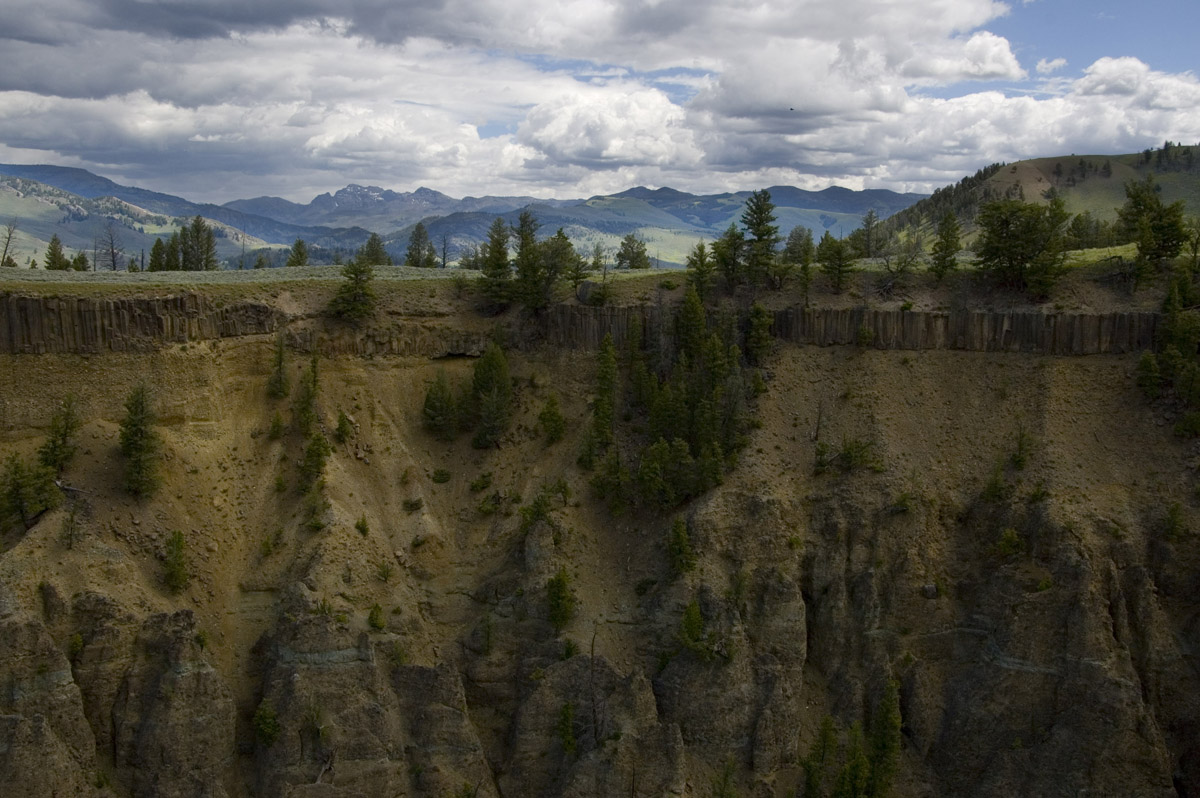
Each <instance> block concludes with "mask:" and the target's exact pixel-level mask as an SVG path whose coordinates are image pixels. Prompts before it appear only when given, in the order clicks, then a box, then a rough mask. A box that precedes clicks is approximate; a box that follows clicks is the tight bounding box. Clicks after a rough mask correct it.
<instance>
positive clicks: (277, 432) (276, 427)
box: [267, 410, 284, 441]
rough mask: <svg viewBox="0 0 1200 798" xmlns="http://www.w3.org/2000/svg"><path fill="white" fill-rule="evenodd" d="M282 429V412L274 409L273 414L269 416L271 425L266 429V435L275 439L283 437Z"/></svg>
mask: <svg viewBox="0 0 1200 798" xmlns="http://www.w3.org/2000/svg"><path fill="white" fill-rule="evenodd" d="M283 429H284V426H283V414H282V413H280V412H279V411H278V410H276V411H275V415H273V416H271V426H270V428H269V429H268V430H267V437H268V438H270V439H271V440H273V441H277V440H279V439H280V438H282V437H283Z"/></svg>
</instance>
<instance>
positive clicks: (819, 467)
mask: <svg viewBox="0 0 1200 798" xmlns="http://www.w3.org/2000/svg"><path fill="white" fill-rule="evenodd" d="M832 468H836V469H837V470H838V471H840V472H842V473H843V474H849V473H850V472H852V471H857V470H858V469H860V468H869V469H871V470H872V471H882V470H883V463H882V462H881V461H880V460H879V458H878V457H877V456H876V454H875V444H874V442H872V441H865V440H862V439H861V438H848V437H844V438H842V446H841V448H840V449H838V450H836V451H835V450H834V449H833V447H832V446H830V445H829V444H827V443H825V442H824V441H820V442H818V443H817V457H816V464H815V466H814V467H813V472H814V473H816V474H824V473H825V472H827V471H829V470H830V469H832Z"/></svg>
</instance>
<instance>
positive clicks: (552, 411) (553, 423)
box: [538, 393, 567, 445]
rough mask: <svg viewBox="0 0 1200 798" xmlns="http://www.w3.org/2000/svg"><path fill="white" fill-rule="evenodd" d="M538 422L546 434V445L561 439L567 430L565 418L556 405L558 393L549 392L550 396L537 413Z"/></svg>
mask: <svg viewBox="0 0 1200 798" xmlns="http://www.w3.org/2000/svg"><path fill="white" fill-rule="evenodd" d="M538 423H539V424H540V425H541V427H542V433H543V434H544V435H545V436H546V444H547V445H549V444H552V443H557V442H558V441H560V440H562V437H563V435H564V434H565V433H566V431H567V420H566V419H565V418H564V417H563V414H562V410H561V409H560V408H559V406H558V394H554V393H552V394H550V398H549V399H547V400H546V404H545V405H544V406H543V407H542V412H541V413H539V414H538Z"/></svg>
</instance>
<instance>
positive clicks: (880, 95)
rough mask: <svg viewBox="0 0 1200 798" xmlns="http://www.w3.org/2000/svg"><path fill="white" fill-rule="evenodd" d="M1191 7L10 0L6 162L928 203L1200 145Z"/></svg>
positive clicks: (194, 188)
mask: <svg viewBox="0 0 1200 798" xmlns="http://www.w3.org/2000/svg"><path fill="white" fill-rule="evenodd" d="M1198 23H1200V3H1196V2H1194V0H1143V2H1140V3H1137V4H1134V3H1131V2H1128V0H1122V1H1121V2H1116V0H1012V1H1011V2H998V1H997V0H838V1H837V2H830V1H829V0H522V2H513V0H4V2H3V3H2V4H0V57H2V58H3V63H4V67H3V69H0V162H5V163H50V164H58V165H63V166H79V167H83V168H86V169H90V170H91V171H94V172H96V173H98V174H102V175H104V176H106V177H109V178H112V179H113V180H116V181H117V182H120V183H125V184H132V185H138V186H143V187H146V188H152V189H156V190H159V191H165V192H168V193H172V194H177V195H181V196H185V197H187V198H189V199H194V200H201V201H210V202H226V201H229V200H232V199H238V198H247V197H254V196H260V195H274V196H281V197H285V198H287V199H290V200H293V201H297V202H307V201H309V200H311V199H312V198H313V197H314V196H315V195H316V194H319V193H322V192H326V191H336V190H337V189H339V188H341V187H343V186H345V185H347V184H349V183H358V184H362V185H377V186H381V187H383V188H390V189H393V190H396V191H411V190H414V189H416V188H417V187H419V186H428V187H430V188H434V189H437V190H439V191H443V192H445V193H447V194H450V195H451V196H455V197H461V196H467V195H471V196H480V195H485V194H493V195H533V196H538V197H558V198H572V197H586V196H591V195H595V194H607V193H613V192H617V191H621V190H623V189H626V188H629V187H632V186H637V185H645V186H651V187H660V186H671V187H673V188H677V189H680V190H684V191H692V192H696V193H718V192H723V191H736V190H747V189H756V188H762V187H765V186H771V185H780V184H786V185H794V186H798V187H800V188H805V189H821V188H825V187H827V186H830V185H840V186H845V187H847V188H852V189H862V188H887V189H893V190H896V191H919V192H929V191H932V190H933V189H935V188H937V187H940V186H943V185H947V184H949V183H953V182H955V181H957V180H958V179H960V178H961V177H963V176H964V175H966V174H970V173H973V172H974V171H975V170H977V169H979V168H981V167H983V166H986V165H988V164H990V163H993V162H997V161H1014V160H1019V159H1023V158H1032V157H1039V156H1050V155H1066V154H1071V153H1077V154H1080V155H1082V154H1115V153H1123V152H1134V151H1138V150H1141V149H1144V148H1146V147H1149V146H1160V145H1161V144H1162V142H1163V141H1165V140H1168V139H1169V140H1172V141H1179V142H1182V143H1185V144H1195V143H1200V78H1198V77H1197V74H1196V70H1195V67H1196V65H1195V64H1194V63H1193V61H1194V60H1195V59H1196V58H1197V53H1198V52H1200V51H1198V50H1197V48H1196V47H1195V45H1194V43H1193V37H1194V36H1195V35H1196V31H1197V30H1200V24H1198Z"/></svg>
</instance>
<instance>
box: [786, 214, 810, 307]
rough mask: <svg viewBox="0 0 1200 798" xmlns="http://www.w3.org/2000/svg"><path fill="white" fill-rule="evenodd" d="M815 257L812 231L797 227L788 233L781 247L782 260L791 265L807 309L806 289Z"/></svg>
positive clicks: (808, 285)
mask: <svg viewBox="0 0 1200 798" xmlns="http://www.w3.org/2000/svg"><path fill="white" fill-rule="evenodd" d="M815 257H816V246H815V245H814V244H813V234H812V230H810V229H808V228H807V227H803V226H799V225H797V226H796V227H793V228H792V231H791V232H790V233H788V237H787V243H786V244H784V247H783V260H785V261H786V262H788V263H792V264H794V265H795V267H796V272H797V274H798V275H799V278H800V289H801V290H802V291H803V292H804V306H805V307H808V289H809V287H810V286H811V285H812V264H813V259H814V258H815Z"/></svg>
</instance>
